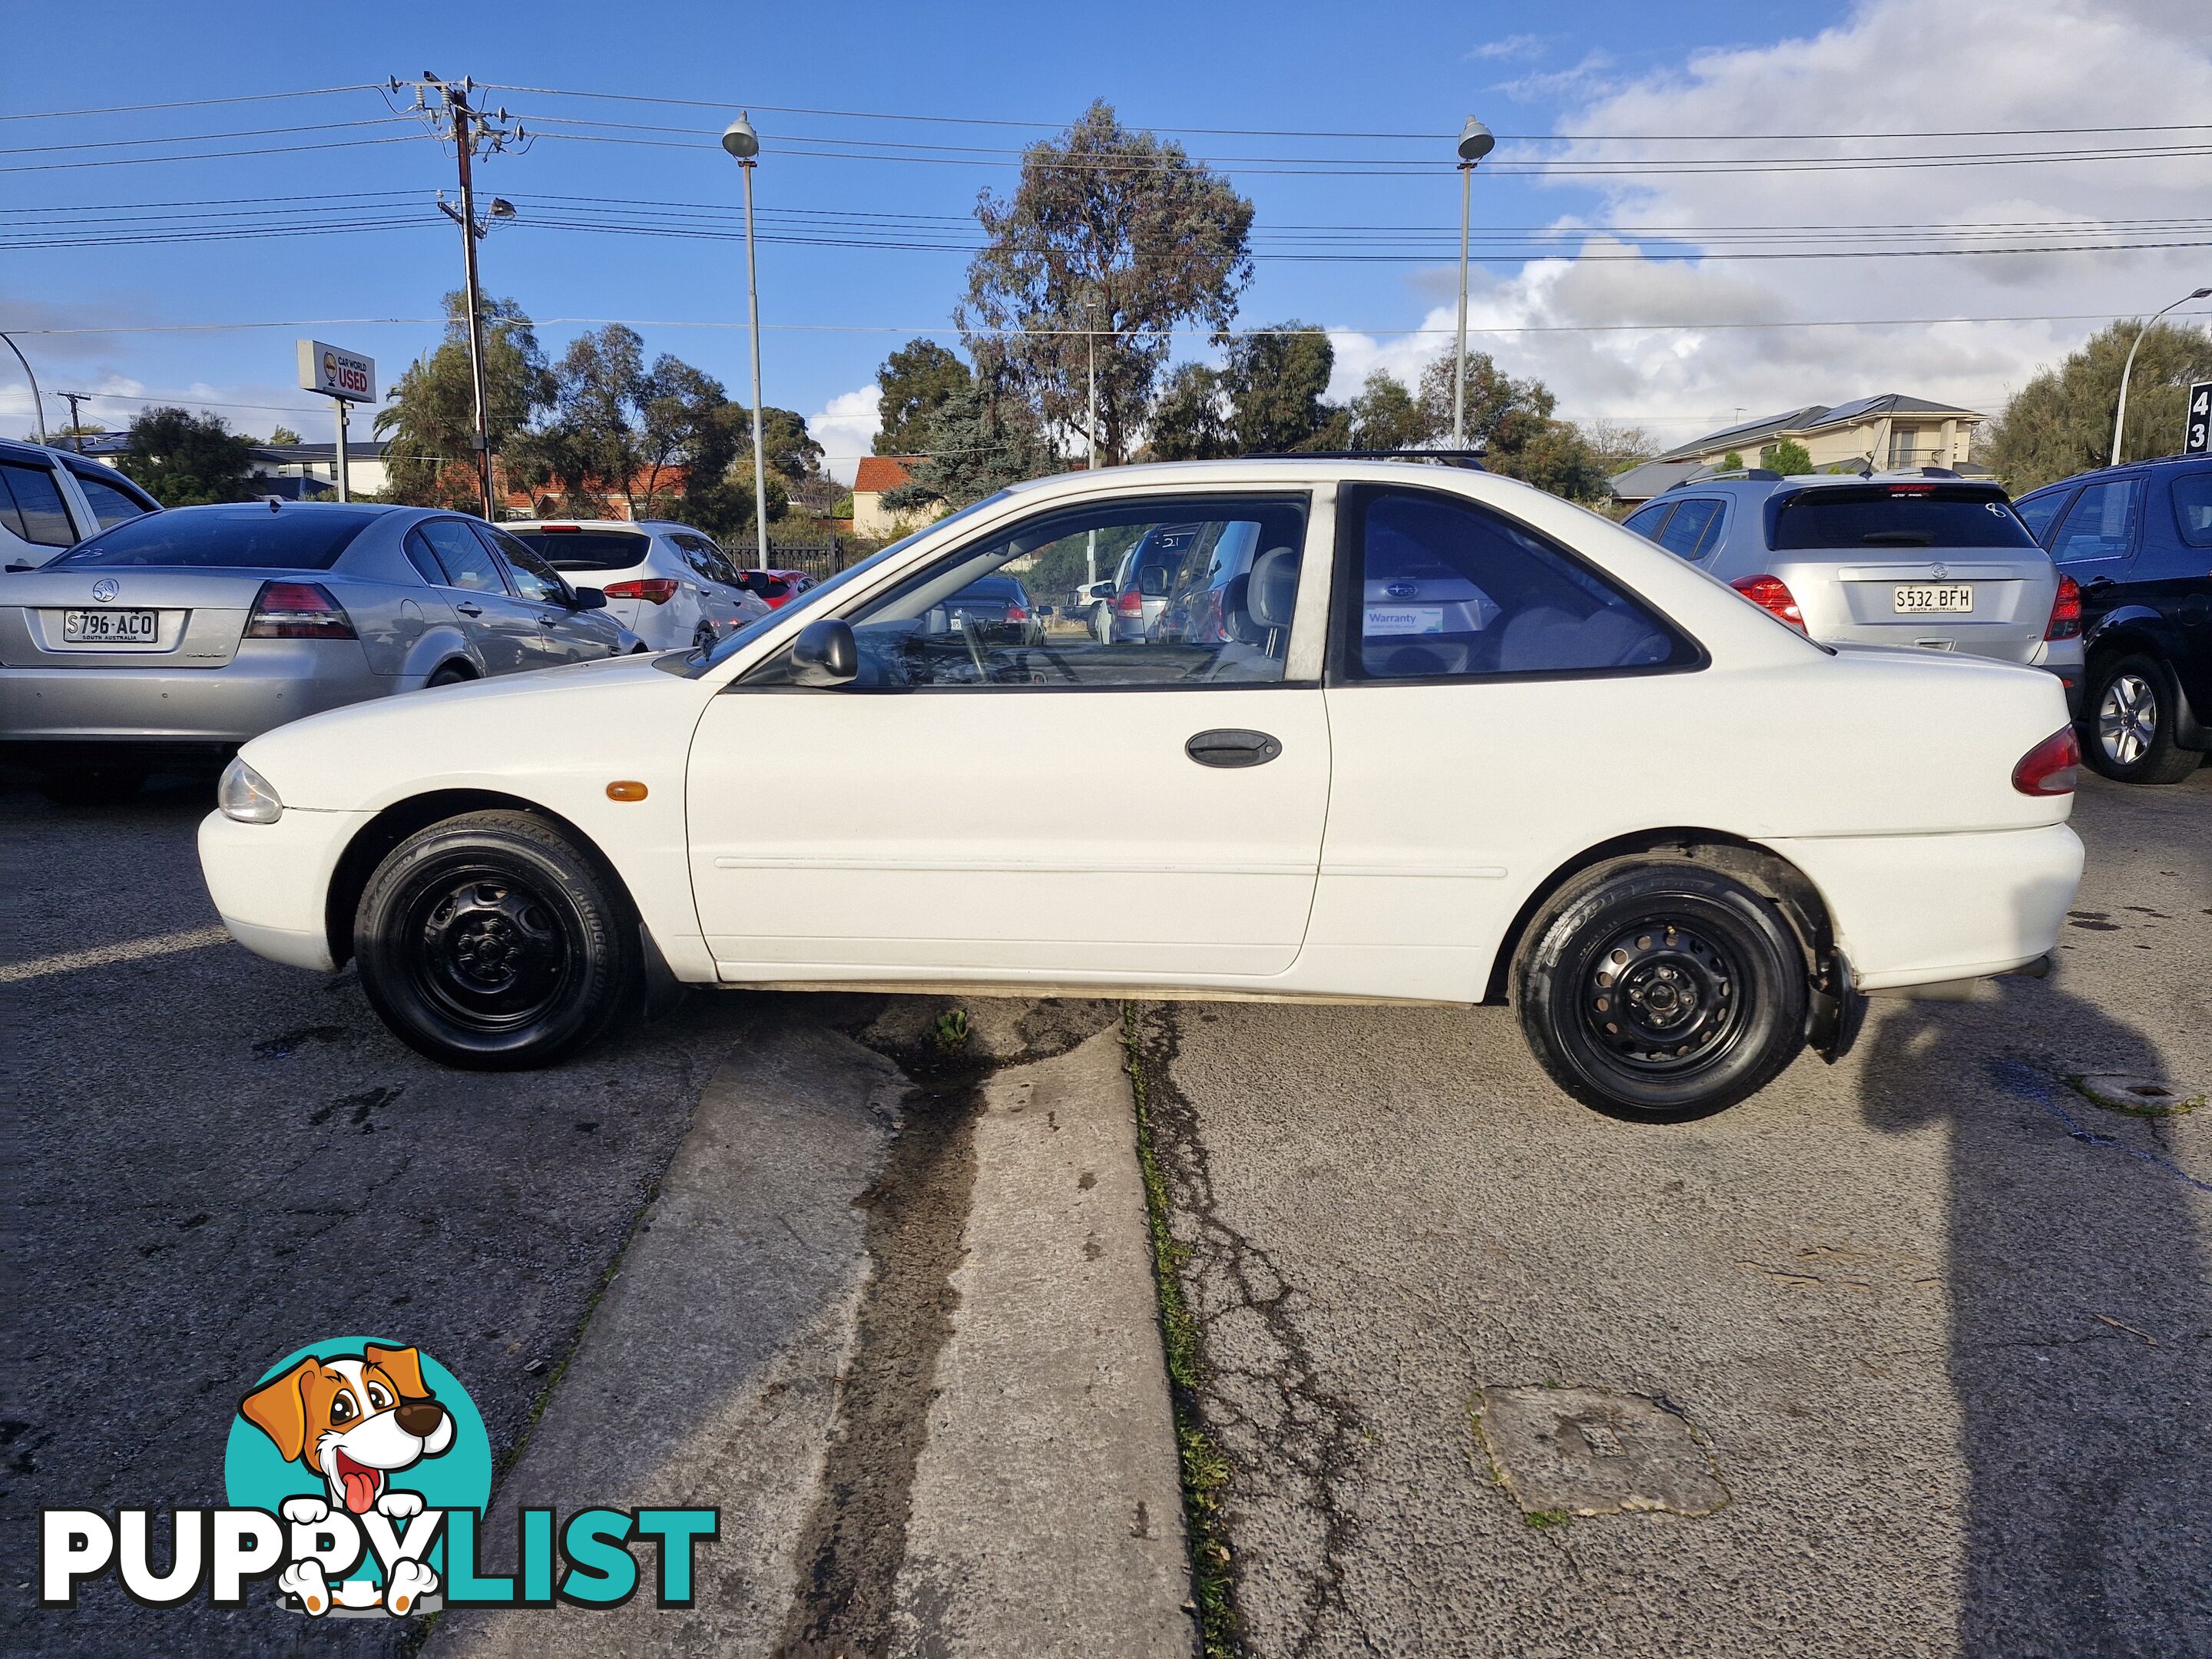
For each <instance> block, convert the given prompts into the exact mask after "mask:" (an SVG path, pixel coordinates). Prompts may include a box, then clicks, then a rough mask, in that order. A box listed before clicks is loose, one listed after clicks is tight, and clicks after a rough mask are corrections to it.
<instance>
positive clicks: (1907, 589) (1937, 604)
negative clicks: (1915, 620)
mask: <svg viewBox="0 0 2212 1659" xmlns="http://www.w3.org/2000/svg"><path fill="white" fill-rule="evenodd" d="M1890 604H1891V605H1892V607H1893V609H1894V610H1895V611H1896V612H1897V614H1898V615H1899V616H1900V617H1918V616H1925V615H1927V614H1929V613H1930V612H1932V611H1949V612H1952V613H1954V614H1958V613H1963V612H1966V611H1972V609H1973V608H1974V589H1973V585H1972V583H1970V582H1899V584H1898V585H1897V586H1895V587H1893V588H1892V589H1891V590H1890Z"/></svg>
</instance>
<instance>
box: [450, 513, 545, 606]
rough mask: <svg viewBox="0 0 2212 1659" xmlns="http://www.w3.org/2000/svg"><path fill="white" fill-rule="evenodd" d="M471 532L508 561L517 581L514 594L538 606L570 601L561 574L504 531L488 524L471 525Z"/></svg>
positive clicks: (511, 572) (509, 570)
mask: <svg viewBox="0 0 2212 1659" xmlns="http://www.w3.org/2000/svg"><path fill="white" fill-rule="evenodd" d="M469 528H470V529H471V530H473V531H475V532H477V535H479V536H481V537H483V539H484V541H485V543H486V544H488V545H489V546H491V547H494V548H496V549H498V550H499V555H500V556H501V558H503V559H505V560H506V561H507V574H508V575H509V576H510V577H512V578H513V582H514V591H515V592H518V593H520V594H521V595H522V597H523V598H524V599H532V600H534V601H536V602H537V603H538V604H539V605H566V604H568V585H567V584H566V583H565V582H563V581H562V580H561V577H560V574H559V573H558V572H556V570H555V569H554V568H553V567H552V566H551V565H550V564H548V563H547V562H545V561H544V559H543V558H541V557H540V556H538V554H536V553H533V552H532V551H531V550H530V549H528V548H526V547H525V546H524V545H523V544H521V543H520V542H519V541H517V540H515V538H513V537H512V536H510V535H508V534H507V532H505V531H504V530H495V529H494V528H492V526H489V525H486V524H477V525H471V526H469Z"/></svg>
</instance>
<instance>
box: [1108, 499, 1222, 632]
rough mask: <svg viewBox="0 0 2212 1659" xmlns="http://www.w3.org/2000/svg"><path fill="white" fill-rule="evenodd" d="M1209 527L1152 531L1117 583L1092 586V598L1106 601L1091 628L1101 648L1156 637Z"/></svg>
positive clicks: (1131, 553)
mask: <svg viewBox="0 0 2212 1659" xmlns="http://www.w3.org/2000/svg"><path fill="white" fill-rule="evenodd" d="M1204 528H1205V526H1201V525H1192V524H1171V525H1160V526H1156V527H1154V528H1152V529H1150V530H1147V531H1146V532H1145V534H1144V535H1143V536H1142V537H1141V538H1139V540H1138V541H1137V542H1136V543H1135V544H1134V545H1133V546H1132V547H1131V548H1130V549H1129V550H1128V551H1127V552H1126V553H1124V554H1123V555H1122V556H1121V563H1120V564H1119V565H1118V566H1116V567H1115V572H1114V575H1113V578H1112V579H1111V580H1109V581H1102V582H1098V583H1096V584H1094V585H1093V586H1091V589H1090V594H1091V598H1093V599H1097V600H1099V601H1100V602H1101V603H1100V605H1099V607H1098V609H1097V611H1095V612H1093V613H1092V623H1091V626H1092V631H1093V633H1094V635H1096V637H1097V640H1098V642H1099V643H1100V644H1102V645H1114V644H1118V643H1121V642H1125V641H1139V640H1142V639H1145V638H1146V637H1147V636H1148V635H1150V634H1151V632H1152V624H1153V623H1156V622H1158V620H1159V617H1160V613H1161V612H1162V611H1164V610H1166V609H1167V607H1168V599H1169V596H1170V594H1172V593H1173V592H1175V590H1176V584H1177V583H1178V582H1179V581H1181V580H1182V567H1183V561H1184V560H1185V559H1187V558H1188V557H1189V556H1190V554H1191V552H1192V550H1194V548H1195V547H1196V546H1197V544H1198V538H1199V536H1200V533H1201V532H1202V531H1203V530H1204Z"/></svg>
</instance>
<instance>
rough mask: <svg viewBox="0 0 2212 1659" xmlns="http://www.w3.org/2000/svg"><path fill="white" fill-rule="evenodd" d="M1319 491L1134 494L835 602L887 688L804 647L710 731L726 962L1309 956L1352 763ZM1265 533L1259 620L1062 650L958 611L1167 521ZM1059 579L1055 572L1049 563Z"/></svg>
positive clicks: (1204, 962) (889, 970)
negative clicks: (838, 678)
mask: <svg viewBox="0 0 2212 1659" xmlns="http://www.w3.org/2000/svg"><path fill="white" fill-rule="evenodd" d="M1309 517H1310V512H1309V502H1308V499H1307V495H1306V493H1305V492H1304V491H1299V492H1296V493H1270V494H1265V495H1243V494H1240V495H1235V496H1221V495H1209V496H1204V497H1199V496H1193V495H1170V496H1167V497H1165V498H1162V497H1160V496H1157V495H1156V496H1152V497H1141V496H1139V497H1121V498H1115V499H1110V500H1109V501H1104V502H1094V503H1092V504H1090V505H1088V506H1085V507H1071V508H1065V509H1060V510H1057V511H1054V512H1051V513H1047V514H1042V515H1040V516H1038V517H1036V518H1032V519H1030V520H1027V521H1025V522H1024V523H1021V524H1018V525H1017V526H1013V527H1012V528H1011V529H1001V530H998V531H994V532H989V533H987V534H986V535H985V536H982V537H980V538H975V539H974V540H971V541H969V543H967V544H964V545H963V546H962V547H960V548H959V549H957V550H955V551H952V552H950V553H947V554H945V555H943V556H939V557H938V558H935V559H933V560H931V561H930V562H928V563H927V565H926V566H925V567H924V568H922V569H921V570H919V571H917V572H915V573H913V574H909V575H908V576H906V577H903V578H902V579H901V580H897V581H896V582H895V583H893V584H890V586H888V588H885V589H878V590H877V591H876V592H868V593H864V594H862V595H860V597H858V598H856V599H848V600H844V601H842V603H833V605H832V606H827V607H823V609H822V611H821V612H820V614H823V615H829V614H838V615H842V616H843V617H845V618H846V619H847V620H848V622H849V623H851V625H852V627H853V629H854V638H855V641H856V643H857V645H858V647H859V652H860V675H859V678H857V679H855V680H854V681H853V682H852V683H850V684H846V685H842V686H837V687H832V688H823V689H815V688H804V687H799V686H797V685H794V684H791V683H790V675H789V671H788V652H786V653H784V654H783V655H781V656H779V657H775V658H771V659H769V661H768V662H767V663H765V664H763V665H761V666H760V667H758V668H757V669H756V670H754V671H751V672H750V673H749V674H748V675H746V676H745V677H744V678H742V679H740V680H739V681H738V682H737V683H735V684H732V685H731V686H730V687H728V688H727V689H726V690H725V692H724V693H723V694H722V695H720V696H716V697H714V698H713V699H712V700H711V701H710V702H709V704H708V708H707V710H706V712H705V714H704V715H703V716H702V719H701V720H700V723H699V726H698V727H697V729H696V732H695V734H694V736H693V739H692V749H691V759H690V780H689V794H688V799H687V812H688V815H689V823H690V858H691V872H692V884H693V890H694V892H695V894H696V897H697V900H698V905H699V916H700V921H701V925H702V929H703V931H704V933H705V935H706V938H707V942H708V946H709V947H710V949H711V950H712V951H713V952H714V957H715V960H716V961H717V962H718V963H720V964H721V971H722V974H723V976H724V977H725V978H726V979H731V980H745V981H785V982H789V981H814V980H846V981H855V980H858V981H872V980H908V981H912V980H917V979H920V980H927V979H929V978H931V977H933V976H934V977H945V976H952V977H959V978H979V977H980V978H984V979H993V980H1005V981H1030V982H1040V981H1041V982H1054V981H1061V982H1066V981H1094V982H1097V981H1103V982H1115V981H1120V982H1152V983H1170V984H1172V983H1177V982H1188V983H1193V984H1197V983H1217V982H1222V981H1245V980H1259V979H1265V978H1267V976H1270V975H1277V974H1280V973H1282V972H1283V971H1284V970H1285V969H1288V968H1289V967H1290V966H1291V963H1292V962H1293V961H1294V960H1295V959H1296V957H1297V953H1298V950H1299V945H1300V942H1301V940H1302V939H1303V938H1304V932H1305V922H1306V915H1307V911H1308V909H1309V908H1310V905H1311V902H1312V896H1313V883H1314V867H1315V860H1316V857H1317V855H1318V853H1319V850H1320V845H1321V832H1322V817H1323V815H1324V812H1325V811H1326V806H1327V801H1328V779H1329V738H1328V725H1327V721H1326V720H1325V718H1324V714H1323V710H1322V697H1321V690H1320V687H1319V684H1318V683H1317V676H1316V672H1315V670H1317V668H1318V664H1319V640H1320V631H1319V630H1320V627H1321V618H1320V617H1319V616H1318V615H1315V616H1312V617H1301V619H1300V620H1301V625H1302V626H1304V628H1305V629H1307V630H1308V632H1309V634H1310V640H1309V641H1307V642H1306V647H1305V648H1306V650H1307V653H1308V654H1309V656H1310V659H1311V661H1312V663H1313V665H1314V670H1310V671H1308V673H1307V675H1306V677H1305V678H1303V679H1300V678H1293V677H1291V674H1290V672H1289V671H1288V665H1289V663H1290V662H1291V652H1292V650H1293V648H1294V647H1293V641H1292V638H1291V635H1292V633H1293V629H1292V626H1291V622H1292V612H1293V610H1294V608H1295V606H1296V603H1297V594H1298V592H1299V591H1300V586H1301V585H1300V580H1299V571H1300V568H1301V563H1302V561H1303V559H1304V548H1305V544H1306V531H1307V523H1308V520H1309ZM1170 523H1173V524H1178V525H1181V524H1189V523H1198V524H1200V525H1203V526H1206V530H1207V532H1208V533H1211V534H1215V535H1218V534H1219V533H1221V532H1222V531H1223V530H1225V529H1226V528H1228V527H1230V526H1233V525H1236V524H1238V523H1252V524H1255V525H1257V526H1259V529H1260V534H1261V545H1262V546H1263V547H1264V548H1266V549H1267V552H1265V553H1263V554H1262V555H1261V560H1260V566H1261V567H1263V568H1264V576H1265V580H1262V574H1263V572H1262V569H1261V568H1255V573H1254V576H1253V578H1252V580H1250V581H1249V583H1248V584H1247V586H1246V589H1245V592H1244V595H1243V607H1242V610H1241V611H1240V620H1239V622H1238V624H1237V627H1236V628H1235V629H1233V630H1230V633H1231V637H1225V638H1224V639H1223V640H1222V641H1219V642H1218V643H1215V644H1212V645H1206V646H1194V645H1181V644H1178V645H1154V646H1145V645H1122V646H1117V647H1113V648H1112V649H1110V650H1109V649H1106V648H1104V647H1100V646H1099V645H1098V644H1097V642H1096V641H1093V640H1091V639H1090V638H1089V637H1088V636H1085V635H1075V634H1073V633H1070V634H1066V635H1053V636H1051V637H1050V638H1048V639H1047V640H1046V641H1044V642H1043V643H1042V644H1041V645H1040V644H1036V643H1033V642H1030V641H1024V640H1022V639H1018V638H1009V637H1004V636H994V637H990V638H985V637H983V636H982V635H981V630H974V629H952V628H951V627H950V626H949V624H948V623H947V622H946V621H945V604H944V601H945V599H947V598H949V597H950V596H951V595H952V594H955V593H957V592H961V591H963V589H965V588H966V587H968V586H970V585H971V584H972V583H973V582H975V581H976V580H981V579H983V578H986V577H987V576H990V575H993V574H995V573H998V572H1000V571H1004V572H1006V574H1015V575H1019V576H1021V577H1023V578H1024V580H1035V581H1036V585H1038V586H1053V585H1054V584H1056V583H1060V582H1064V581H1066V580H1067V579H1068V573H1069V572H1070V571H1073V570H1077V569H1079V568H1081V561H1082V558H1083V556H1084V549H1085V543H1086V540H1087V538H1088V537H1089V536H1090V535H1091V533H1093V532H1097V533H1099V534H1100V535H1101V536H1102V537H1105V538H1111V539H1112V540H1113V543H1114V545H1115V549H1116V550H1119V549H1120V548H1121V547H1122V546H1126V545H1127V544H1129V543H1130V542H1132V541H1133V540H1135V539H1138V538H1141V537H1142V536H1143V535H1145V534H1146V533H1147V532H1150V531H1152V530H1154V529H1157V528H1158V527H1159V526H1162V525H1164V524H1170ZM1032 573H1034V575H1032Z"/></svg>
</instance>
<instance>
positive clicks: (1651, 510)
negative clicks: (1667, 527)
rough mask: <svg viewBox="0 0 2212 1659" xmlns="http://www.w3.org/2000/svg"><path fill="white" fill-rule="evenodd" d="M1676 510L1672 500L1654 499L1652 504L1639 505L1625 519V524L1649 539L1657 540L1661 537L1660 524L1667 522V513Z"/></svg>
mask: <svg viewBox="0 0 2212 1659" xmlns="http://www.w3.org/2000/svg"><path fill="white" fill-rule="evenodd" d="M1673 511H1674V502H1672V501H1654V502H1652V503H1651V505H1650V506H1649V507H1638V509H1637V510H1636V511H1635V512H1633V513H1630V514H1629V515H1628V517H1627V518H1626V520H1623V525H1624V526H1625V527H1626V528H1627V529H1630V530H1633V531H1634V532H1636V533H1637V534H1638V535H1639V536H1642V537H1644V538H1646V539H1647V540H1650V541H1655V542H1656V541H1657V540H1658V539H1659V530H1660V526H1662V525H1664V524H1665V523H1666V522H1667V515H1668V513H1672V512H1673Z"/></svg>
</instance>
